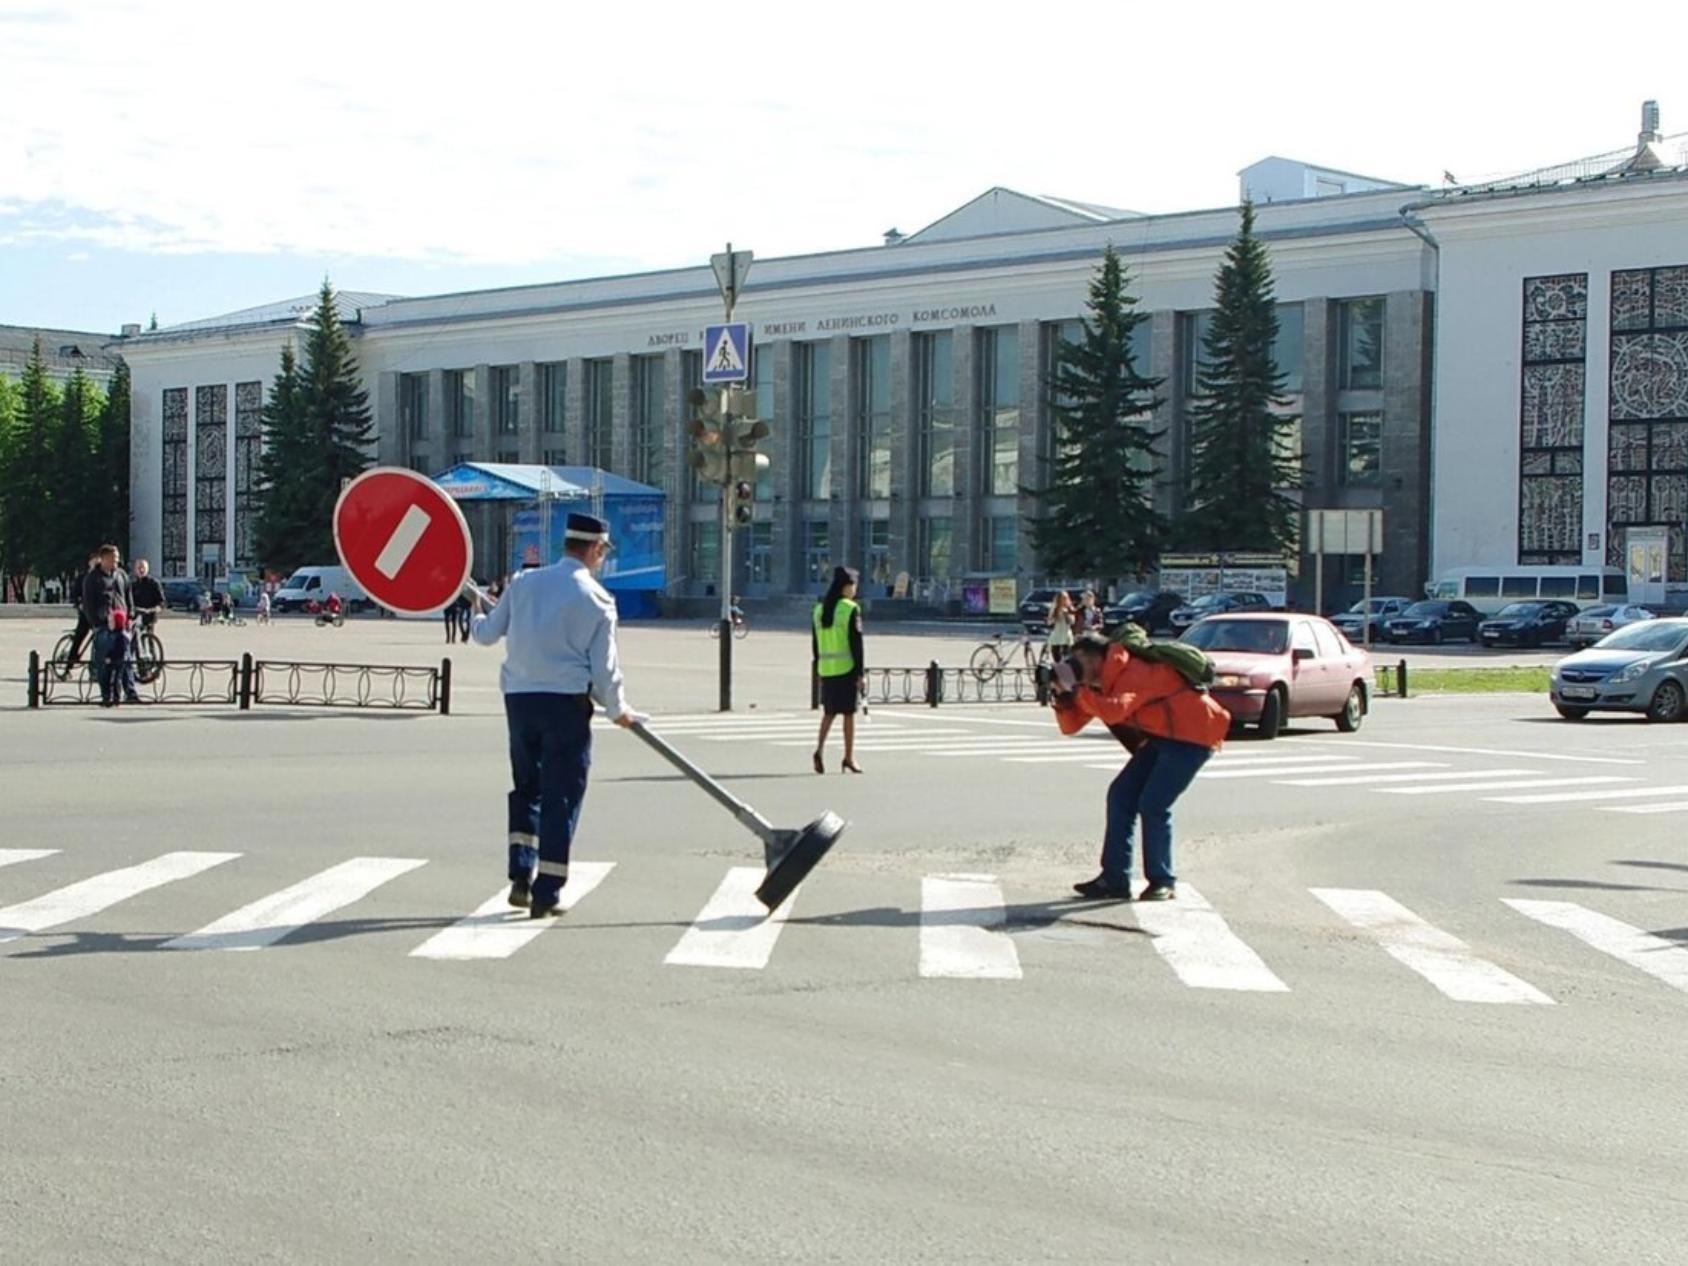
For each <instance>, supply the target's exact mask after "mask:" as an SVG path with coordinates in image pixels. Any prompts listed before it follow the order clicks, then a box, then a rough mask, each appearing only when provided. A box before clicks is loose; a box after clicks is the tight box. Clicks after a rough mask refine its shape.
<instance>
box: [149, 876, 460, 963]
mask: <svg viewBox="0 0 1688 1266" xmlns="http://www.w3.org/2000/svg"><path fill="white" fill-rule="evenodd" d="M423 865H426V863H425V862H423V861H421V860H418V859H417V858H413V857H354V858H352V859H351V860H350V861H344V862H341V863H340V864H339V865H338V866H330V867H329V868H328V869H327V870H324V871H320V872H318V873H317V874H315V875H312V876H311V877H310V878H308V879H302V880H300V881H299V882H298V883H296V884H293V885H292V886H290V887H287V888H283V889H282V890H281V891H280V892H273V893H271V894H270V895H269V896H267V897H262V898H260V899H259V900H257V901H254V902H253V903H252V904H251V905H247V906H242V907H241V908H240V909H238V910H236V911H234V913H232V914H226V915H224V916H223V917H222V918H220V919H218V920H217V921H216V922H215V923H207V924H206V925H205V926H204V927H202V928H200V929H199V931H197V932H189V933H188V934H187V935H186V936H178V937H176V938H175V939H174V940H170V941H166V942H164V945H163V947H162V948H164V949H174V950H208V949H209V950H255V949H262V948H264V946H266V945H274V944H275V943H276V942H277V941H279V940H281V939H282V938H283V937H285V936H288V935H290V934H292V933H294V932H297V931H298V930H299V929H300V928H302V927H304V926H305V925H306V924H307V923H313V922H315V921H316V920H317V919H320V918H322V917H323V916H324V915H325V914H332V913H333V912H334V911H336V910H338V909H340V908H341V907H342V906H349V905H351V904H352V902H354V901H357V900H359V899H360V898H362V897H366V896H368V895H369V894H370V893H371V892H373V891H374V890H375V889H376V888H379V887H380V886H381V885H382V884H384V883H386V882H387V881H388V880H389V879H396V878H398V877H399V876H400V875H402V874H404V873H406V872H407V871H412V870H415V869H416V868H417V867H418V866H423Z"/></svg>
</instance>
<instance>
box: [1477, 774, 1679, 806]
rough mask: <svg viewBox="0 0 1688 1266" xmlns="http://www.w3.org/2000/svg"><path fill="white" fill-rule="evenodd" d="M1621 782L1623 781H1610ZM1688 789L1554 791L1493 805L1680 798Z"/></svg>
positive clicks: (1504, 799) (1508, 798)
mask: <svg viewBox="0 0 1688 1266" xmlns="http://www.w3.org/2000/svg"><path fill="white" fill-rule="evenodd" d="M1557 781H1558V782H1560V783H1570V782H1582V781H1584V780H1583V779H1581V778H1560V779H1558V780H1557ZM1607 781H1609V782H1621V781H1624V780H1623V779H1608V780H1607ZM1685 791H1688V787H1681V786H1677V787H1626V788H1625V789H1624V790H1622V791H1553V792H1544V793H1542V794H1541V795H1539V796H1494V797H1491V800H1490V802H1491V803H1493V804H1570V803H1572V802H1574V801H1580V800H1624V799H1629V798H1641V797H1647V796H1680V795H1681V794H1682V793H1683V792H1685Z"/></svg>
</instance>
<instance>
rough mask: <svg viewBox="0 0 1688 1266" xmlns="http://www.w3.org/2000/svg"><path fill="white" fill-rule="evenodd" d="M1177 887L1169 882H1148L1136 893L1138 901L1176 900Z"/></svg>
mask: <svg viewBox="0 0 1688 1266" xmlns="http://www.w3.org/2000/svg"><path fill="white" fill-rule="evenodd" d="M1177 899H1178V889H1177V888H1175V887H1173V886H1172V885H1171V884H1150V885H1149V886H1148V887H1147V888H1145V889H1143V891H1142V892H1140V893H1138V894H1137V900H1139V901H1176V900H1177Z"/></svg>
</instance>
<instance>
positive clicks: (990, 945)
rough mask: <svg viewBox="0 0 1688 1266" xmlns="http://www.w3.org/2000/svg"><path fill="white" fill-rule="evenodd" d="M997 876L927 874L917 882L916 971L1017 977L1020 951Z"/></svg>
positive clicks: (979, 977)
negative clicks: (1011, 932)
mask: <svg viewBox="0 0 1688 1266" xmlns="http://www.w3.org/2000/svg"><path fill="white" fill-rule="evenodd" d="M1007 922H1008V911H1007V909H1006V908H1005V907H1004V905H1003V901H1002V888H1001V887H1000V886H999V885H998V884H997V882H996V876H995V875H927V876H926V877H925V878H923V879H922V880H921V881H920V974H921V975H922V976H956V977H961V978H963V979H966V980H1019V979H1020V974H1021V973H1020V951H1019V950H1018V949H1017V948H1016V947H1015V945H1014V940H1013V938H1012V937H1010V936H1009V935H1008V934H1007V933H1006V932H1004V931H1002V930H1001V929H1002V928H1003V927H1005V926H1006V925H1007Z"/></svg>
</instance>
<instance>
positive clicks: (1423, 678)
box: [1407, 664, 1553, 695]
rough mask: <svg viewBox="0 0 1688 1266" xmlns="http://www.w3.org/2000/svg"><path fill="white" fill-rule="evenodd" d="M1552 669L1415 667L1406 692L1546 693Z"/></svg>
mask: <svg viewBox="0 0 1688 1266" xmlns="http://www.w3.org/2000/svg"><path fill="white" fill-rule="evenodd" d="M1552 673H1553V670H1552V669H1551V668H1550V667H1548V666H1547V665H1546V664H1534V665H1530V666H1528V667H1523V668H1412V669H1409V671H1408V673H1407V690H1408V691H1409V692H1410V693H1411V694H1415V695H1493V694H1546V693H1547V686H1548V679H1549V678H1550V677H1551V676H1552Z"/></svg>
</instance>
